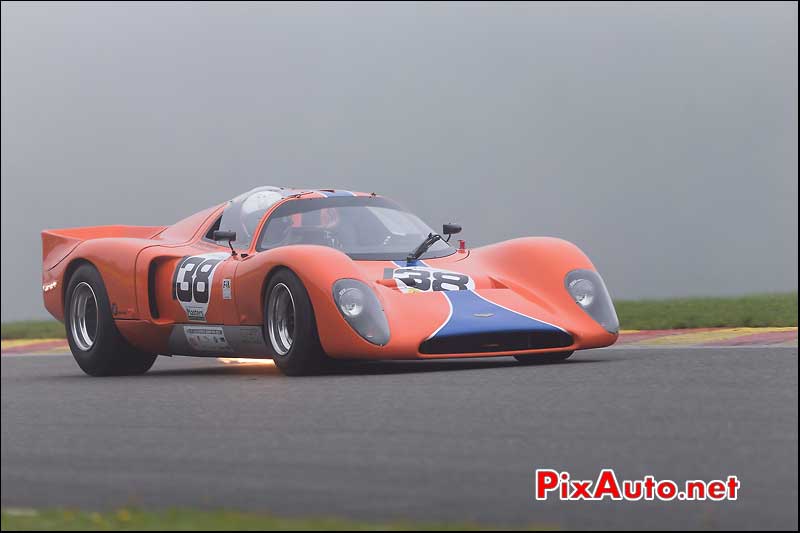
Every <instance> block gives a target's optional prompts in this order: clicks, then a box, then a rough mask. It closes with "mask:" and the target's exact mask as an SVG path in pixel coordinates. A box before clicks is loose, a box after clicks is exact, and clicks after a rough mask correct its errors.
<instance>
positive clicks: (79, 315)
mask: <svg viewBox="0 0 800 533" xmlns="http://www.w3.org/2000/svg"><path fill="white" fill-rule="evenodd" d="M69 322H70V329H71V330H72V340H73V341H75V344H77V345H78V348H80V349H81V350H83V351H84V352H86V351H89V350H91V349H92V346H94V341H95V339H96V338H97V298H96V297H95V295H94V291H93V290H92V287H91V285H89V284H88V283H86V282H85V281H82V282H80V283H78V286H77V287H75V290H74V291H72V299H71V300H70V317H69Z"/></svg>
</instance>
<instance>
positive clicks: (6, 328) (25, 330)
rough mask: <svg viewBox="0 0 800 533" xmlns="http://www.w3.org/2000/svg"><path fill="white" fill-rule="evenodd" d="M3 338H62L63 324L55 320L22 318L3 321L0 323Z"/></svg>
mask: <svg viewBox="0 0 800 533" xmlns="http://www.w3.org/2000/svg"><path fill="white" fill-rule="evenodd" d="M0 330H2V332H1V333H2V335H0V337H2V339H3V340H6V339H63V338H64V336H65V334H64V324H62V323H61V322H57V321H55V320H22V321H19V322H3V324H2V325H0Z"/></svg>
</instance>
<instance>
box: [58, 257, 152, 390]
mask: <svg viewBox="0 0 800 533" xmlns="http://www.w3.org/2000/svg"><path fill="white" fill-rule="evenodd" d="M87 286H88V287H89V288H90V289H91V291H87V288H86V287H87ZM83 296H85V297H86V301H87V302H88V303H87V305H86V310H85V311H84V313H82V314H83V315H84V316H86V317H87V318H86V319H85V320H84V322H85V323H86V324H87V327H86V328H84V329H85V330H86V331H87V332H88V337H87V336H86V335H87V333H82V329H81V328H80V326H79V324H80V320H79V319H78V320H76V318H75V317H77V316H78V315H77V314H75V312H74V308H73V304H76V305H78V302H75V301H74V300H75V299H80V298H82V297H83ZM92 296H93V298H91V297H92ZM78 307H80V306H79V305H78ZM73 322H74V323H75V324H76V327H75V328H73V327H72V325H73ZM64 326H65V327H66V330H67V341H68V342H69V348H70V350H71V351H72V355H73V357H75V361H76V362H77V363H78V366H79V367H81V370H83V371H84V372H86V373H87V374H89V375H90V376H126V375H136V374H144V373H145V372H147V371H148V370H149V369H150V367H151V366H153V363H154V362H155V360H156V357H158V356H157V355H156V354H150V353H145V352H141V351H139V350H136V349H135V348H133V347H132V346H130V345H129V344H128V343H127V342H126V341H125V339H124V338H123V337H122V335H121V334H120V332H119V330H118V329H117V326H116V324H114V318H113V315H112V314H111V304H110V303H109V301H108V293H107V292H106V286H105V284H104V283H103V278H102V277H101V276H100V273H99V272H98V271H97V269H96V268H94V266H92V265H89V264H85V265H81V266H80V267H78V269H77V270H75V272H74V273H73V274H72V276H71V277H70V279H69V284H68V285H67V291H66V294H65V306H64ZM92 329H93V330H94V332H95V333H94V336H93V338H91V339H90V337H91V330H92ZM90 341H91V342H90Z"/></svg>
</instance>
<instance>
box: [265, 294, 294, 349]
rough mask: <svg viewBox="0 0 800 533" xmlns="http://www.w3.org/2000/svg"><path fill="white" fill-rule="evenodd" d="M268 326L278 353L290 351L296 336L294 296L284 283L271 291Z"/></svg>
mask: <svg viewBox="0 0 800 533" xmlns="http://www.w3.org/2000/svg"><path fill="white" fill-rule="evenodd" d="M267 327H268V329H269V340H270V342H272V348H273V349H274V350H275V352H276V353H277V354H278V355H286V354H287V353H289V350H291V349H292V339H293V338H294V298H292V292H291V291H290V290H289V287H287V286H286V285H285V284H283V283H278V284H277V285H275V286H274V287H273V288H272V292H270V295H269V309H268V318H267Z"/></svg>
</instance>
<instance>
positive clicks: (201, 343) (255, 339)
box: [169, 324, 272, 358]
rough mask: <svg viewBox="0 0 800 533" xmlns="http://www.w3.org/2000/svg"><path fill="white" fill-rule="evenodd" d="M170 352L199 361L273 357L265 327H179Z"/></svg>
mask: <svg viewBox="0 0 800 533" xmlns="http://www.w3.org/2000/svg"><path fill="white" fill-rule="evenodd" d="M169 349H170V352H171V353H173V354H174V355H194V356H199V357H225V356H236V357H244V356H247V357H256V358H258V357H265V358H271V357H272V356H271V354H270V353H269V350H268V348H267V345H266V343H265V342H264V331H263V328H262V327H261V326H222V325H218V324H175V325H174V326H173V327H172V332H171V333H170V335H169Z"/></svg>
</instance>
